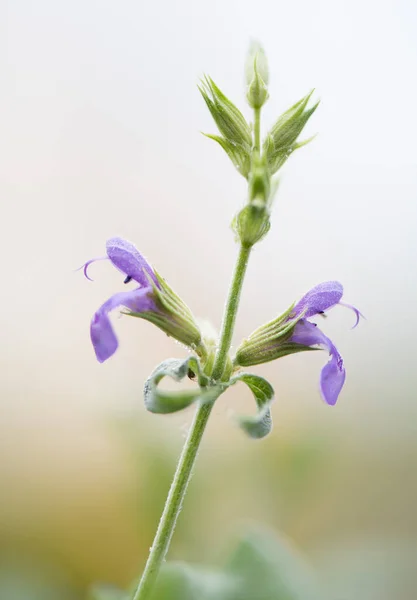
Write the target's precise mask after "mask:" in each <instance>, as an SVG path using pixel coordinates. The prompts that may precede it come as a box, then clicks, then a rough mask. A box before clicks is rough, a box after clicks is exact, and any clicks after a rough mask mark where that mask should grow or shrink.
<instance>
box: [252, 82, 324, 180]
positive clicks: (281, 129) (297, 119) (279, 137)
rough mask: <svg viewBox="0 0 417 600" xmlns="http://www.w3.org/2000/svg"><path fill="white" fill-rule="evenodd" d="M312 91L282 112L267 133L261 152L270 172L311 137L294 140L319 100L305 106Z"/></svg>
mask: <svg viewBox="0 0 417 600" xmlns="http://www.w3.org/2000/svg"><path fill="white" fill-rule="evenodd" d="M313 92H314V90H312V91H311V92H310V93H309V94H307V95H306V96H304V98H301V100H299V101H298V102H296V103H295V104H294V105H293V106H291V108H289V109H288V110H287V111H286V112H285V113H283V114H282V115H281V116H280V117H279V119H278V120H277V121H276V123H275V125H274V126H273V127H272V129H271V131H270V132H269V133H268V134H267V136H266V138H265V140H264V143H263V153H264V155H265V156H266V159H267V162H268V166H269V170H270V173H271V174H274V173H276V171H277V170H278V169H279V168H281V167H282V165H283V164H284V163H285V161H286V160H287V159H288V157H289V156H290V155H291V154H292V153H293V152H294V151H295V150H297V149H298V148H301V147H302V146H305V145H306V144H307V143H308V142H310V141H311V140H312V139H313V138H309V139H308V140H305V141H304V142H298V143H297V142H296V140H297V138H298V136H299V135H300V133H301V132H302V130H303V129H304V126H305V125H306V123H307V121H308V120H309V118H310V117H311V115H312V114H313V113H314V111H315V110H316V108H317V107H318V105H319V102H317V103H316V104H315V105H314V106H312V107H311V108H309V109H307V108H306V107H307V104H308V101H309V100H310V97H311V95H312V93H313ZM313 137H314V136H313Z"/></svg>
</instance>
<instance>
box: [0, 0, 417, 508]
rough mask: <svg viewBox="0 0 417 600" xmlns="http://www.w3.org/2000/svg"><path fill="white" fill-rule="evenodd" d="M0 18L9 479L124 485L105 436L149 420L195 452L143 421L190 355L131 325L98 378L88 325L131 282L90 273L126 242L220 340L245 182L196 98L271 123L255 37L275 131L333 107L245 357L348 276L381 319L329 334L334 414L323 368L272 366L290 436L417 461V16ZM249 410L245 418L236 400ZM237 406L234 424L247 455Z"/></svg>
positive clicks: (223, 7) (300, 178)
mask: <svg viewBox="0 0 417 600" xmlns="http://www.w3.org/2000/svg"><path fill="white" fill-rule="evenodd" d="M0 7H1V15H2V16H1V19H0V28H1V36H0V40H1V41H0V44H1V46H0V47H1V54H0V78H1V79H0V83H1V92H0V131H1V135H0V194H1V196H0V198H1V213H0V252H1V254H0V256H1V281H2V284H1V289H2V294H1V299H0V306H1V312H0V333H1V341H2V343H1V350H0V363H1V380H0V393H1V419H0V421H1V424H0V430H1V435H0V440H1V441H0V445H1V446H2V450H1V455H2V461H3V463H4V465H3V469H4V477H6V478H7V477H9V479H10V481H12V480H13V481H14V480H15V479H16V478H19V473H21V474H22V475H21V479H22V481H25V482H26V483H20V485H21V486H23V489H24V490H26V491H27V490H31V487H30V484H28V483H27V479H28V478H29V480H30V473H31V472H32V469H33V466H34V465H35V464H38V463H41V464H43V465H44V466H43V468H44V469H46V472H47V473H50V474H51V475H50V477H53V473H55V471H58V470H59V471H61V470H62V468H63V465H64V466H65V465H67V467H64V471H65V468H67V469H68V472H73V474H74V477H75V473H78V472H79V470H80V469H81V471H82V468H81V466H80V465H81V464H82V465H84V466H85V465H86V463H87V464H88V461H89V460H90V461H93V463H94V465H95V466H96V465H98V466H100V465H102V469H103V470H104V469H105V468H106V466H107V464H108V461H111V460H112V457H113V453H114V449H113V450H112V449H111V448H110V449H109V447H108V445H107V442H105V440H104V437H103V436H102V435H101V434H100V433H98V431H97V425H96V419H97V418H98V417H100V416H102V415H108V414H113V413H129V412H130V411H132V410H136V408H137V407H140V408H138V412H137V413H135V414H136V415H137V417H138V418H140V419H143V422H144V423H145V424H146V426H147V427H151V426H155V427H156V428H158V427H159V428H162V429H164V428H166V430H167V431H168V430H169V431H170V432H171V433H172V432H173V435H174V436H175V435H179V434H178V431H179V427H180V426H181V425H182V423H183V421H184V422H187V421H188V419H189V414H187V415H185V416H181V417H180V418H179V419H178V420H175V419H174V420H172V419H171V420H165V421H161V420H160V419H159V420H158V421H157V423H158V424H157V425H154V423H155V417H153V416H151V415H148V414H146V413H145V411H144V410H143V409H142V408H141V389H142V385H143V381H144V379H145V377H146V376H147V375H148V373H149V372H150V371H151V369H152V368H153V367H154V366H155V364H156V363H157V362H159V361H160V360H162V359H164V358H166V357H167V356H169V355H174V354H175V355H179V356H180V355H181V352H182V350H181V349H180V348H179V347H178V346H177V345H175V344H174V343H173V342H172V341H170V340H168V339H167V338H166V337H165V336H164V335H163V334H162V333H160V332H159V331H157V330H154V329H153V328H152V327H151V326H150V325H149V324H148V323H145V322H141V321H134V322H132V321H130V320H129V319H127V318H122V319H119V320H117V318H116V327H117V331H118V334H119V337H120V340H121V346H120V350H119V352H118V353H117V355H116V356H115V357H114V358H113V359H112V360H110V361H108V363H106V364H104V365H99V364H98V363H97V362H96V361H95V358H94V354H93V351H92V348H91V346H90V342H89V334H88V328H89V320H90V318H91V315H92V313H93V312H94V310H95V309H96V308H97V307H98V306H99V304H100V303H101V302H103V301H104V300H105V299H106V298H107V297H108V296H109V295H110V294H111V293H114V292H116V291H117V290H119V289H120V288H121V287H123V286H122V282H121V279H120V275H119V274H118V273H116V272H115V271H113V270H112V269H111V268H110V266H109V265H107V264H105V263H99V264H97V265H96V266H95V267H93V269H92V274H93V277H94V278H95V280H96V281H95V282H94V283H90V282H88V281H86V280H84V278H83V276H82V273H80V272H74V270H75V269H76V268H77V267H78V266H79V265H81V264H82V263H83V262H84V261H86V260H87V259H89V258H91V257H94V256H100V255H102V254H103V251H104V244H105V240H106V238H108V237H110V236H112V235H115V234H118V235H122V236H125V237H127V238H129V239H131V240H132V241H134V242H135V243H136V244H137V246H138V247H139V248H140V250H141V251H142V252H143V253H144V254H145V255H146V256H147V257H148V258H149V260H150V261H151V262H152V264H154V265H155V266H156V267H157V269H158V270H159V271H160V272H161V273H162V274H163V275H164V276H165V277H166V278H167V279H168V281H169V282H170V283H171V285H172V286H173V287H174V288H175V290H176V291H177V292H178V293H180V294H181V295H182V296H183V298H184V299H185V300H186V301H187V302H188V303H189V305H190V306H191V307H192V309H193V311H194V312H195V313H196V314H197V315H199V316H202V317H205V318H207V319H209V320H210V321H211V322H212V323H213V324H214V326H216V327H219V324H220V319H221V312H222V306H223V302H224V297H225V294H226V290H227V286H228V281H229V277H230V273H231V269H232V265H233V262H234V258H235V252H236V247H235V244H234V241H233V235H232V233H231V231H230V229H229V224H230V222H231V219H232V217H233V215H234V214H235V212H236V211H237V210H238V208H239V207H240V206H241V205H242V203H243V202H244V201H245V185H244V181H243V179H242V178H240V176H239V175H238V174H237V173H236V172H234V170H233V167H232V166H231V164H230V163H229V161H228V159H227V157H226V156H224V155H223V154H222V152H221V150H220V149H219V148H218V147H216V145H215V144H214V143H213V142H211V141H210V140H207V139H206V138H204V137H203V136H202V135H201V134H200V131H205V132H215V126H214V125H213V124H212V122H211V118H210V115H209V114H208V111H207V110H206V107H205V105H204V103H203V101H202V99H201V97H200V95H199V93H198V90H197V88H196V84H197V82H198V80H199V78H200V77H201V76H202V75H203V74H204V73H209V74H210V75H211V76H212V77H213V78H214V80H215V81H216V82H217V83H218V85H219V86H220V87H221V88H222V89H223V90H224V91H225V93H227V94H228V95H229V96H230V97H231V98H232V99H233V100H234V101H235V102H236V103H237V104H238V105H239V106H240V107H241V108H242V110H244V111H246V112H245V114H247V116H248V117H250V113H249V111H248V110H247V109H246V108H245V102H244V86H243V63H244V57H245V52H246V49H247V46H248V43H249V41H250V39H251V38H253V37H254V38H258V39H260V40H261V41H262V43H263V45H264V47H265V49H266V52H267V55H268V57H269V62H270V71H271V85H270V94H271V98H270V101H269V103H268V105H267V107H266V109H265V114H264V117H263V126H264V130H266V128H267V127H268V125H271V124H272V122H273V120H274V118H276V117H277V116H278V114H279V113H280V112H281V111H283V110H284V109H285V108H287V107H288V106H289V105H290V104H292V103H293V102H295V101H296V100H298V99H299V98H300V97H301V96H302V95H304V94H305V93H306V92H307V91H309V90H310V89H311V88H313V87H314V88H316V92H315V97H316V98H321V105H320V107H319V109H318V110H317V112H316V114H315V115H314V117H313V119H312V120H311V123H309V125H308V128H307V131H306V135H311V134H313V133H315V132H319V135H318V137H317V139H316V140H315V141H314V143H312V144H311V145H309V146H308V147H306V148H304V149H302V150H300V151H299V152H298V153H297V154H296V155H294V157H292V159H291V161H290V162H289V163H288V165H287V166H285V168H284V169H283V175H282V186H281V188H280V191H279V194H278V198H277V202H276V205H275V207H274V214H273V225H272V229H271V233H270V235H269V237H268V238H267V239H266V240H265V241H264V242H262V244H260V245H259V247H257V248H256V250H255V251H254V253H253V258H252V260H251V263H250V267H249V272H248V276H247V281H246V283H245V287H244V293H243V298H242V306H241V312H240V315H239V319H238V323H237V328H236V335H235V343H238V341H239V339H241V338H242V337H243V336H244V335H246V334H248V333H249V332H250V331H251V330H252V329H253V328H254V327H256V326H257V325H259V324H260V323H262V322H263V321H265V320H266V319H269V318H271V317H273V316H274V315H276V314H277V313H278V312H279V311H282V310H284V309H286V308H287V307H288V306H289V304H290V303H292V302H293V301H294V300H296V299H297V298H298V297H299V296H300V295H301V294H302V293H303V292H305V291H306V290H308V289H309V288H310V287H312V286H313V285H315V284H316V283H318V282H320V281H323V280H326V279H338V280H340V281H341V282H342V283H343V284H344V286H345V299H346V301H347V302H351V303H354V304H355V305H357V306H358V307H359V308H360V309H361V310H362V312H363V313H364V314H365V315H366V317H367V320H366V321H364V322H362V323H361V325H360V326H359V327H358V328H357V329H355V330H354V331H352V330H351V329H350V326H351V324H352V322H353V315H351V314H349V313H348V312H347V311H346V312H345V311H343V310H342V309H340V308H336V309H334V310H333V311H332V312H331V315H330V316H329V318H328V319H327V321H325V322H324V321H323V324H322V326H323V329H324V330H325V331H326V332H327V333H328V334H329V335H330V336H331V337H332V339H333V340H334V341H335V343H336V345H337V346H338V348H339V350H340V351H341V353H342V355H343V357H344V359H345V365H346V369H347V373H348V377H347V381H346V386H345V389H344V391H343V394H342V396H341V398H340V402H339V404H338V405H337V407H336V408H334V409H331V408H328V407H326V406H324V404H322V402H321V400H320V398H319V394H318V391H317V382H318V376H319V370H320V367H321V365H322V364H323V361H324V360H325V359H326V357H325V355H324V354H319V353H317V355H314V356H312V355H298V356H293V357H289V358H286V359H284V360H282V361H280V362H279V364H272V365H268V366H265V367H263V368H260V369H259V370H258V372H261V373H264V374H267V375H268V376H269V377H270V379H271V381H272V383H273V384H274V386H275V387H276V389H277V395H278V403H277V404H276V405H275V407H274V416H275V419H276V421H278V423H279V425H278V426H277V429H276V431H275V435H279V431H280V427H281V428H283V429H284V430H285V429H291V428H292V427H295V428H297V427H303V426H305V425H306V424H307V425H309V424H310V423H316V422H317V423H320V430H321V431H322V432H324V433H322V435H327V436H328V437H329V439H330V440H332V441H331V443H333V444H335V445H336V444H337V443H338V441H339V440H340V439H343V438H345V439H348V440H349V442H350V443H352V444H353V445H355V446H361V445H363V447H364V448H366V449H370V450H371V451H374V452H376V453H377V452H378V448H379V446H378V444H379V441H380V440H381V439H383V440H384V443H385V446H384V452H387V453H389V454H390V455H395V454H396V452H399V448H400V447H405V448H406V450H405V453H406V455H407V456H408V455H409V454H410V453H412V454H413V455H414V456H415V448H416V447H415V445H414V444H413V443H412V440H413V439H414V438H415V435H416V433H417V427H416V419H417V404H416V402H415V400H416V399H415V389H416V384H417V376H416V367H415V365H416V358H415V357H416V353H415V332H416V328H417V316H416V315H417V311H416V306H417V283H416V267H415V265H416V257H417V254H416V250H417V236H416V227H417V220H416V217H417V208H416V207H417V197H416V196H417V194H416V193H417V174H416V163H417V150H416V141H415V140H416V133H417V132H416V92H417V89H416V72H417V60H416V49H417V42H416V39H417V38H416V18H417V13H416V9H415V6H414V5H413V3H412V2H408V1H407V0H396V1H394V0H392V1H387V0H385V1H378V2H376V1H372V0H365V1H363V0H362V1H359V0H350V1H349V2H347V1H332V0H327V1H323V0H322V1H320V0H319V1H316V2H311V1H309V0H302V1H298V2H290V1H287V2H282V1H274V2H272V1H265V0H262V1H259V0H258V1H257V2H249V1H248V0H239V1H224V0H223V1H220V0H212V1H211V2H201V1H195V0H194V1H193V0H180V1H176V2H168V1H154V2H134V1H121V2H114V1H107V0H101V1H97V2H93V1H92V0H87V1H73V2H54V1H52V0H50V1H47V0H40V1H38V2H30V1H23V0H14V1H10V2H8V3H7V2H6V4H4V0H3V3H1V5H0ZM245 397H246V396H245ZM231 402H232V403H233V407H234V408H236V407H237V406H238V398H237V396H236V395H235V398H234V399H233V398H232V400H231ZM226 405H227V401H226V400H225V402H224V406H222V407H221V408H219V409H218V410H217V415H216V417H215V420H217V422H218V426H219V428H221V429H222V430H226V431H228V432H229V431H230V433H228V435H230V436H233V439H235V438H236V439H237V437H238V436H239V435H240V434H239V433H235V431H234V430H233V428H232V425H231V424H230V425H229V424H228V423H227V413H228V408H227V407H226ZM172 423H175V424H179V425H178V428H177V425H175V427H174V430H173V428H172ZM229 428H230V429H229ZM232 431H233V433H231V432H232ZM212 435H213V436H215V435H216V433H215V430H214V429H213V432H212ZM74 440H76V443H75V442H74ZM22 445H23V446H24V447H25V448H26V447H28V446H29V447H30V449H31V450H30V452H22ZM77 457H78V458H77ZM113 458H114V457H113ZM74 461H75V465H74ZM77 461H78V462H77ZM106 461H107V462H106ZM45 465H46V466H45ZM16 473H17V475H16ZM6 480H7V479H6ZM28 486H29V487H28ZM406 486H407V483H406V482H405V488H404V490H403V491H404V494H406V493H407V489H406ZM14 489H15V488H13V486H12V487H11V491H10V492H9V494H10V496H11V501H13V502H15V501H16V499H15V496H14V495H15V492H14V491H13V490H14ZM20 501H21V502H23V503H24V500H23V499H21V500H20ZM6 504H7V503H6ZM5 514H6V515H7V514H8V513H7V511H6V513H5ZM4 519H6V517H4Z"/></svg>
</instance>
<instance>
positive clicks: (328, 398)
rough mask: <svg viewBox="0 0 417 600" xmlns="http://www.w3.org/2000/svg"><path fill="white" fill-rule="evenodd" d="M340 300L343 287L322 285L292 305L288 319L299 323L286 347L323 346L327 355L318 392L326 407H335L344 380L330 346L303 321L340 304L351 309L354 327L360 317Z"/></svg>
mask: <svg viewBox="0 0 417 600" xmlns="http://www.w3.org/2000/svg"><path fill="white" fill-rule="evenodd" d="M342 296H343V286H342V284H340V283H339V282H338V281H326V282H324V283H320V284H319V285H317V286H316V287H314V288H313V289H311V290H310V291H309V292H307V294H305V296H303V298H301V300H300V301H299V302H298V303H297V304H296V306H295V307H294V310H293V311H292V313H291V315H290V317H291V319H294V318H295V319H296V318H297V317H298V318H299V317H300V316H301V319H300V320H299V321H298V322H297V323H296V325H295V327H294V330H293V332H292V334H291V337H290V338H289V340H287V342H288V343H294V344H301V345H302V346H324V347H325V348H327V350H328V351H329V354H330V360H329V361H328V363H327V364H326V365H325V366H324V367H323V369H322V371H321V376H320V391H321V394H322V396H323V399H324V400H325V402H327V404H330V405H334V404H336V401H337V398H338V396H339V394H340V391H341V389H342V387H343V384H344V382H345V379H346V371H345V368H344V366H343V359H342V357H341V356H340V354H339V352H338V350H337V348H336V346H335V345H334V344H333V342H332V341H331V340H330V339H329V338H328V337H327V336H325V335H324V333H323V332H322V331H320V329H319V328H318V327H317V325H316V324H315V323H311V322H310V321H308V320H307V318H309V317H314V316H315V315H318V314H324V312H325V311H326V310H329V309H330V308H332V307H333V306H336V305H337V304H340V305H342V306H347V307H348V308H350V309H352V310H353V311H354V312H355V314H356V323H355V324H354V326H353V327H356V325H357V324H358V323H359V318H360V317H361V313H360V312H359V310H358V309H357V308H355V307H354V306H351V305H349V304H343V303H342V302H341V301H340V300H341V298H342Z"/></svg>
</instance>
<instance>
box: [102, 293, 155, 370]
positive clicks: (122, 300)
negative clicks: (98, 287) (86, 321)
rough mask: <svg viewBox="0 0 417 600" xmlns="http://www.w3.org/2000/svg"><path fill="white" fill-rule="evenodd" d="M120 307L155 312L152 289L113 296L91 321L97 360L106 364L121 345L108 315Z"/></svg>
mask: <svg viewBox="0 0 417 600" xmlns="http://www.w3.org/2000/svg"><path fill="white" fill-rule="evenodd" d="M118 306H126V307H127V308H129V309H130V310H133V311H135V312H145V311H152V310H155V305H154V302H153V299H152V288H150V287H147V288H140V289H136V290H131V291H128V292H119V293H118V294H115V295H114V296H111V298H109V299H108V300H107V301H106V302H105V303H104V304H103V305H102V306H100V308H99V309H98V310H97V311H96V312H95V313H94V315H93V318H92V320H91V326H90V336H91V341H92V343H93V346H94V350H95V353H96V357H97V360H98V361H99V362H101V363H102V362H104V361H105V360H107V359H108V358H110V356H112V355H113V354H114V353H115V352H116V350H117V347H118V345H119V343H118V341H117V337H116V334H115V333H114V330H113V326H112V324H111V322H110V319H109V315H108V313H109V312H110V311H111V310H113V309H115V308H117V307H118Z"/></svg>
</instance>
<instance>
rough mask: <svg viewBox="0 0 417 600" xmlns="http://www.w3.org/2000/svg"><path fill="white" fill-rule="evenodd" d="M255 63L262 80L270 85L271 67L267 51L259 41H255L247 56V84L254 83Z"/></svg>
mask: <svg viewBox="0 0 417 600" xmlns="http://www.w3.org/2000/svg"><path fill="white" fill-rule="evenodd" d="M255 64H256V71H257V72H258V74H259V76H260V77H261V78H262V81H263V82H264V84H265V85H268V83H269V69H268V60H267V58H266V54H265V51H264V49H263V48H262V46H261V45H260V43H259V42H256V41H253V42H252V43H251V45H250V46H249V51H248V54H247V57H246V64H245V75H246V84H247V85H250V84H251V83H252V80H253V78H254V77H255Z"/></svg>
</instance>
